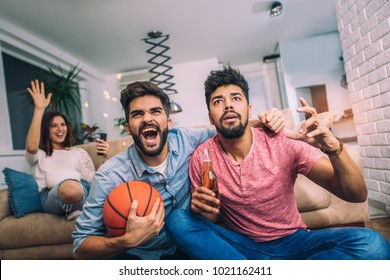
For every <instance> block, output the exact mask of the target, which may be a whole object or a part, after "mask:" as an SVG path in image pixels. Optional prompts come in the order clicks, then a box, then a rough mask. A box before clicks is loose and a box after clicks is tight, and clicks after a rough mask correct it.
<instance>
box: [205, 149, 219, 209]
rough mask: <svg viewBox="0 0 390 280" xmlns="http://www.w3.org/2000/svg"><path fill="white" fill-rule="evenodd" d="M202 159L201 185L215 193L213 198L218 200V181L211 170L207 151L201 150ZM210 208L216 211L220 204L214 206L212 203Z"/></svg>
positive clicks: (211, 165) (211, 166)
mask: <svg viewBox="0 0 390 280" xmlns="http://www.w3.org/2000/svg"><path fill="white" fill-rule="evenodd" d="M202 159H203V178H202V184H203V186H204V187H206V188H208V189H209V190H212V191H213V192H214V193H215V197H216V198H218V199H219V189H218V179H217V175H215V172H214V170H213V164H212V162H211V159H210V155H209V151H208V150H207V149H204V150H203V153H202ZM209 205H210V204H209ZM210 206H212V207H216V208H218V209H219V208H221V204H218V205H215V204H214V203H213V204H212V205H210Z"/></svg>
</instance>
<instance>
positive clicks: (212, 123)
mask: <svg viewBox="0 0 390 280" xmlns="http://www.w3.org/2000/svg"><path fill="white" fill-rule="evenodd" d="M209 121H210V124H211V125H214V121H213V119H212V118H211V116H210V112H209Z"/></svg>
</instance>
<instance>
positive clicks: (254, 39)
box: [0, 0, 337, 74]
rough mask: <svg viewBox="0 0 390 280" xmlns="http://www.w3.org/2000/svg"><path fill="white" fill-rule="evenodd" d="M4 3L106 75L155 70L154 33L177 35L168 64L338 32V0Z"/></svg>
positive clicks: (234, 56)
mask: <svg viewBox="0 0 390 280" xmlns="http://www.w3.org/2000/svg"><path fill="white" fill-rule="evenodd" d="M273 2H274V1H269V0H196V1H195V0H192V1H191V0H164V1H162V0H29V1H25V0H12V1H10V0H0V18H2V19H3V20H5V21H7V22H9V23H11V24H14V25H16V26H18V27H20V28H22V29H24V30H26V31H28V32H31V33H32V34H34V35H35V36H37V37H39V38H41V39H43V40H45V41H47V42H49V43H50V44H52V45H54V46H56V47H58V48H60V49H62V50H63V51H65V52H67V53H69V54H71V55H73V56H75V57H77V58H79V59H80V62H82V63H83V62H84V63H87V64H89V65H91V66H93V67H95V68H96V69H97V70H99V71H100V72H102V73H104V74H113V73H117V72H123V71H130V70H138V69H144V68H150V65H149V64H148V62H147V60H148V59H150V58H151V56H150V55H148V54H146V50H147V49H148V48H149V47H150V45H147V44H146V43H145V42H144V41H143V40H142V39H144V38H147V37H148V36H147V33H148V32H150V31H152V30H159V31H162V32H163V34H164V35H170V38H169V40H168V41H167V45H168V46H169V47H170V50H169V51H168V52H167V53H166V54H167V55H169V56H171V57H172V59H171V60H170V61H169V63H168V64H170V65H172V64H177V63H184V62H190V61H196V60H202V59H209V58H215V57H216V58H218V61H220V62H229V63H231V64H233V65H239V64H246V63H252V62H257V61H261V60H262V57H263V56H265V55H270V54H273V53H275V52H277V49H276V46H277V43H278V42H280V41H283V40H289V39H300V38H304V37H308V36H313V35H317V34H323V33H328V32H334V31H337V20H336V3H337V0H282V1H280V2H282V3H283V6H284V8H283V12H282V15H281V16H279V17H274V18H271V17H270V16H269V8H270V6H271V4H272V3H273Z"/></svg>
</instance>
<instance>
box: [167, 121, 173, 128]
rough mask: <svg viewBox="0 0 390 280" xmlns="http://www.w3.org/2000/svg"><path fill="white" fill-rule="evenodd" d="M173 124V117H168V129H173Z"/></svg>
mask: <svg viewBox="0 0 390 280" xmlns="http://www.w3.org/2000/svg"><path fill="white" fill-rule="evenodd" d="M172 126H173V122H172V119H171V118H168V130H169V129H171V128H172Z"/></svg>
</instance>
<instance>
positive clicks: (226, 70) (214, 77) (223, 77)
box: [204, 64, 249, 110]
mask: <svg viewBox="0 0 390 280" xmlns="http://www.w3.org/2000/svg"><path fill="white" fill-rule="evenodd" d="M227 85H236V86H238V87H240V88H241V89H242V91H243V92H244V96H245V98H246V100H247V102H248V103H249V86H248V82H247V81H246V80H245V78H244V76H243V75H242V74H241V73H240V71H239V70H238V69H234V68H232V67H231V66H230V65H229V64H228V65H224V66H223V69H222V70H214V71H211V72H210V75H209V76H208V77H207V79H206V81H205V82H204V89H205V97H206V104H207V109H209V110H210V97H211V94H212V93H213V92H214V91H216V89H217V88H219V87H221V86H227Z"/></svg>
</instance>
